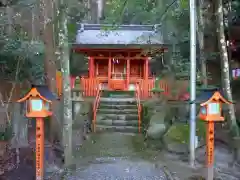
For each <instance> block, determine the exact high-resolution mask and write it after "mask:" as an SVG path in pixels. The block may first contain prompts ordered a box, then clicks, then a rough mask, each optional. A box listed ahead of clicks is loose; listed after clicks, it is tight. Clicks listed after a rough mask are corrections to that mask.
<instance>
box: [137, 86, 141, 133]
mask: <svg viewBox="0 0 240 180" xmlns="http://www.w3.org/2000/svg"><path fill="white" fill-rule="evenodd" d="M135 88H136V89H135V96H136V101H137V109H138V132H139V133H141V125H142V122H141V121H142V120H141V112H142V106H141V100H140V88H139V85H138V84H136V85H135Z"/></svg>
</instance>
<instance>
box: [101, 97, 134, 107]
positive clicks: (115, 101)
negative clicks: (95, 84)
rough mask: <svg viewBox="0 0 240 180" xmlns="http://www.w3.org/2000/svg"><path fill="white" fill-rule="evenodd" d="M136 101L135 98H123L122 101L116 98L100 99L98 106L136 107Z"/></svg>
mask: <svg viewBox="0 0 240 180" xmlns="http://www.w3.org/2000/svg"><path fill="white" fill-rule="evenodd" d="M136 104H137V101H136V99H135V98H126V99H125V98H123V99H117V98H102V97H101V99H100V105H112V106H116V105H136Z"/></svg>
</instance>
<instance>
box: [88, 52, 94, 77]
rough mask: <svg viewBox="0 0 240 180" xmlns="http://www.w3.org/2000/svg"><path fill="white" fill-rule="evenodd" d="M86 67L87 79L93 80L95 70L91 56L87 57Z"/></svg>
mask: <svg viewBox="0 0 240 180" xmlns="http://www.w3.org/2000/svg"><path fill="white" fill-rule="evenodd" d="M88 67H89V71H88V73H89V77H90V78H93V77H94V71H95V68H94V59H93V57H91V56H89V57H88Z"/></svg>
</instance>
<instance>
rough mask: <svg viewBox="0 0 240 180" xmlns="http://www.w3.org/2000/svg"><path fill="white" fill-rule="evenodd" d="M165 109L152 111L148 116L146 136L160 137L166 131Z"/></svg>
mask: <svg viewBox="0 0 240 180" xmlns="http://www.w3.org/2000/svg"><path fill="white" fill-rule="evenodd" d="M165 117H166V111H165V110H164V109H163V110H161V111H159V112H156V113H154V115H153V116H152V117H151V118H150V122H149V126H148V129H147V137H148V138H150V139H161V137H162V136H163V135H164V134H165V132H166V131H167V126H166V124H165Z"/></svg>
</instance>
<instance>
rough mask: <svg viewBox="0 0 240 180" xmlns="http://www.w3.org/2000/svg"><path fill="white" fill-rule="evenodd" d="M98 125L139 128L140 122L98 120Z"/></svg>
mask: <svg viewBox="0 0 240 180" xmlns="http://www.w3.org/2000/svg"><path fill="white" fill-rule="evenodd" d="M96 124H98V125H106V126H135V127H136V126H138V120H130V121H128V120H111V119H106V120H100V121H99V120H98V121H97V122H96Z"/></svg>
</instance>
